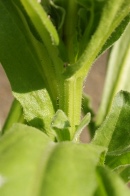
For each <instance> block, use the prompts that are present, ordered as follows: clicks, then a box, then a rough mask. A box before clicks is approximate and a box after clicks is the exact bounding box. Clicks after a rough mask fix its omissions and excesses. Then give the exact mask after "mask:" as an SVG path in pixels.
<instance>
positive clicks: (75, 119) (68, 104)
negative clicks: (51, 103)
mask: <svg viewBox="0 0 130 196" xmlns="http://www.w3.org/2000/svg"><path fill="white" fill-rule="evenodd" d="M82 86H83V79H82V78H76V77H72V78H69V79H65V81H64V86H63V92H62V93H63V96H62V99H61V100H60V108H61V109H62V110H63V111H64V112H65V113H66V115H67V116H68V119H69V121H70V125H71V128H70V137H71V139H73V137H74V133H75V128H76V126H77V125H79V123H80V117H81V100H82Z"/></svg>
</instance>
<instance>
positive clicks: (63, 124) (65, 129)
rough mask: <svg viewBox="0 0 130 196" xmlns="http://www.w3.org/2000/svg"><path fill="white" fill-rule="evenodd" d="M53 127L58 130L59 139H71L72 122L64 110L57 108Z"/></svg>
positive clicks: (52, 123)
mask: <svg viewBox="0 0 130 196" xmlns="http://www.w3.org/2000/svg"><path fill="white" fill-rule="evenodd" d="M51 127H52V129H54V131H55V132H56V135H57V139H58V141H65V140H70V132H69V128H70V122H69V120H68V117H67V116H66V114H65V113H64V112H63V111H62V110H57V112H56V114H55V115H54V117H53V119H52V122H51Z"/></svg>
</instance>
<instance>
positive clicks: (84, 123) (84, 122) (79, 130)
mask: <svg viewBox="0 0 130 196" xmlns="http://www.w3.org/2000/svg"><path fill="white" fill-rule="evenodd" d="M90 120H91V114H90V113H87V114H86V115H85V116H84V118H83V119H82V120H81V122H80V124H79V125H78V126H77V127H76V132H75V135H74V139H73V141H74V142H80V134H81V133H82V131H83V129H84V128H85V127H86V126H87V125H88V124H89V123H90Z"/></svg>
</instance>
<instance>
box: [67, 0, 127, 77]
mask: <svg viewBox="0 0 130 196" xmlns="http://www.w3.org/2000/svg"><path fill="white" fill-rule="evenodd" d="M129 14H130V2H129V0H126V1H124V0H119V1H118V4H117V1H116V0H108V1H106V2H105V4H104V7H103V10H102V14H101V17H100V21H99V24H98V26H97V28H96V31H95V33H94V34H93V36H92V37H91V39H90V41H89V43H88V44H87V45H86V48H85V50H84V53H83V54H82V55H81V57H80V58H79V59H78V61H77V62H76V63H74V64H72V65H70V66H69V67H68V69H67V70H66V73H65V75H66V76H68V77H69V76H72V75H76V76H79V77H85V76H86V74H87V73H88V71H89V69H90V67H91V65H92V63H93V62H94V61H95V59H96V58H97V57H98V54H99V53H100V52H101V50H102V48H103V46H104V45H105V44H106V42H107V40H109V38H110V37H111V36H112V35H115V34H114V31H115V30H118V31H119V32H116V34H117V38H119V35H121V34H120V33H122V31H123V30H124V28H125V26H126V25H124V23H123V20H124V19H126V18H127V17H129ZM128 22H129V21H128V19H127V23H128ZM121 24H122V26H120V25H121ZM125 24H126V20H125ZM119 26H120V27H121V28H122V31H120V28H119ZM115 40H116V39H115V37H113V39H112V38H111V43H113V42H115ZM108 45H110V44H108Z"/></svg>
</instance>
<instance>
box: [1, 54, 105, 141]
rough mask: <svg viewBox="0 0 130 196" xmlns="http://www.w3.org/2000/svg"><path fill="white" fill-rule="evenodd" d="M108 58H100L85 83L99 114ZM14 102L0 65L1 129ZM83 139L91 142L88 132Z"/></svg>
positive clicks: (86, 90) (85, 89)
mask: <svg viewBox="0 0 130 196" xmlns="http://www.w3.org/2000/svg"><path fill="white" fill-rule="evenodd" d="M107 56H108V52H106V53H104V54H103V55H102V56H100V57H99V58H98V60H97V61H96V62H95V63H94V65H93V66H92V68H91V70H90V72H89V74H88V76H87V78H86V80H85V83H84V91H85V92H86V93H87V94H88V95H90V96H91V97H92V107H93V109H94V111H95V113H96V112H97V110H98V107H99V105H100V101H101V96H102V90H103V86H104V80H105V73H106V67H107V66H106V62H107ZM12 101H13V96H12V93H11V87H10V84H9V81H8V79H7V76H6V74H5V72H4V70H3V68H2V66H1V65H0V129H1V128H2V126H3V124H4V122H5V119H6V117H7V115H8V112H9V109H10V106H11V103H12ZM81 138H82V141H83V142H87V141H88V140H89V137H88V136H87V131H84V132H83V134H82V136H81Z"/></svg>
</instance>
